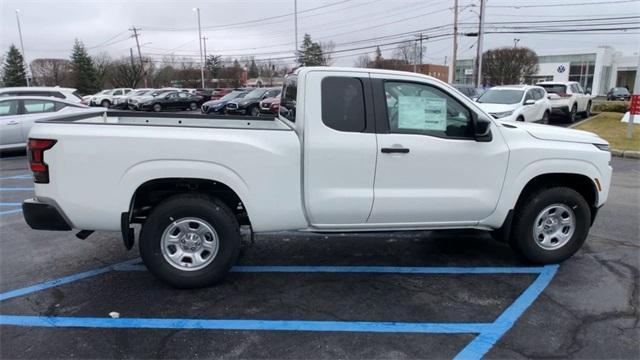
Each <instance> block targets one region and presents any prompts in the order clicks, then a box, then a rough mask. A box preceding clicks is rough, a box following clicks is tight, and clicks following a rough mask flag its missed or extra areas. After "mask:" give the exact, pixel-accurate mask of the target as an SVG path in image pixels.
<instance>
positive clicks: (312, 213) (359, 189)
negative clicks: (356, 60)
mask: <svg viewBox="0 0 640 360" xmlns="http://www.w3.org/2000/svg"><path fill="white" fill-rule="evenodd" d="M289 82H290V80H289ZM285 85H286V87H285V93H283V96H282V100H281V107H280V113H281V115H282V116H284V117H285V118H287V119H289V120H290V121H291V119H293V121H295V117H296V116H295V111H296V106H295V102H294V101H292V99H291V93H292V91H294V90H292V89H297V86H294V85H293V84H289V83H287V84H285ZM297 91H300V89H297ZM304 91H305V93H306V94H320V96H306V97H305V99H304V100H305V101H304V108H303V109H301V107H297V111H301V110H302V111H304V130H303V134H302V139H303V143H304V144H303V146H304V153H303V185H304V187H303V188H304V201H305V208H306V209H307V217H308V219H309V221H310V222H311V223H312V224H313V225H314V226H315V227H318V228H322V227H332V228H339V227H340V226H341V225H344V226H353V225H358V224H365V223H366V221H367V218H368V217H369V213H370V212H371V207H372V205H373V182H374V176H375V167H376V149H377V147H376V135H375V132H374V118H373V110H372V97H371V87H370V85H369V74H368V73H366V72H340V71H314V72H309V73H307V74H306V78H305V89H304ZM298 98H300V95H298Z"/></svg>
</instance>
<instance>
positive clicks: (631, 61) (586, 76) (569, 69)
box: [454, 46, 638, 95]
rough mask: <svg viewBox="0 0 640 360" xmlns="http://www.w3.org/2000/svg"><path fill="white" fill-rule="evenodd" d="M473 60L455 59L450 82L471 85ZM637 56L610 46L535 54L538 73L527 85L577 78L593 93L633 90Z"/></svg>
mask: <svg viewBox="0 0 640 360" xmlns="http://www.w3.org/2000/svg"><path fill="white" fill-rule="evenodd" d="M474 60H475V59H463V60H458V61H456V71H455V80H454V83H461V84H472V83H473V79H474V74H473V70H474V65H473V63H474ZM637 66H638V55H635V56H625V55H623V54H622V53H621V52H616V51H615V50H614V49H613V48H612V47H610V46H600V47H598V48H595V49H592V50H585V51H576V52H570V53H549V54H543V55H538V72H537V73H536V74H535V75H533V76H531V77H529V78H527V79H526V83H527V84H532V85H533V84H535V83H538V82H540V81H577V82H579V83H580V84H581V85H582V87H583V88H585V89H591V92H592V94H593V95H606V94H607V92H608V91H609V89H611V88H612V87H627V88H629V91H631V92H633V83H634V80H635V77H636V68H637Z"/></svg>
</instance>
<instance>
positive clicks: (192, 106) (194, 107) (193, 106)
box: [189, 102, 198, 110]
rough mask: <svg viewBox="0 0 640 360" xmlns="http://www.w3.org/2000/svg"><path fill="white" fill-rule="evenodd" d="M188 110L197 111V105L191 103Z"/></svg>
mask: <svg viewBox="0 0 640 360" xmlns="http://www.w3.org/2000/svg"><path fill="white" fill-rule="evenodd" d="M189 109H190V110H198V104H196V103H195V102H192V103H191V104H189Z"/></svg>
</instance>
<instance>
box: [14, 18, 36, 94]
mask: <svg viewBox="0 0 640 360" xmlns="http://www.w3.org/2000/svg"><path fill="white" fill-rule="evenodd" d="M19 14H20V10H18V9H16V21H17V22H18V36H20V51H21V52H22V60H24V62H25V63H27V67H28V68H29V72H30V73H31V75H33V72H32V71H31V64H29V62H28V61H27V55H25V53H24V43H23V42H22V28H21V27H20V15H19ZM29 76H30V75H29V74H27V76H26V78H27V86H31V84H30V82H29Z"/></svg>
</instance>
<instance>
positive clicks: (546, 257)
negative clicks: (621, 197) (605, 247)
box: [509, 187, 591, 264]
mask: <svg viewBox="0 0 640 360" xmlns="http://www.w3.org/2000/svg"><path fill="white" fill-rule="evenodd" d="M590 223H591V210H590V208H589V204H587V202H586V200H585V199H584V198H583V197H582V195H580V194H579V193H578V192H576V191H575V190H573V189H570V188H566V187H554V188H546V189H540V190H538V191H536V192H534V193H532V194H530V195H529V196H528V197H527V198H526V199H524V200H523V201H521V203H520V205H519V206H518V208H517V209H516V212H515V216H514V221H513V229H512V232H511V236H510V237H511V239H510V242H509V243H510V245H511V246H512V247H513V248H514V250H516V251H517V252H519V253H520V254H522V256H524V257H525V258H526V259H527V260H529V261H531V262H533V263H539V264H549V263H557V262H560V261H562V260H565V259H567V258H569V257H571V255H573V254H574V253H575V252H576V251H578V249H580V247H581V246H582V244H583V243H584V241H585V239H586V238H587V234H588V232H589V227H590Z"/></svg>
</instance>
